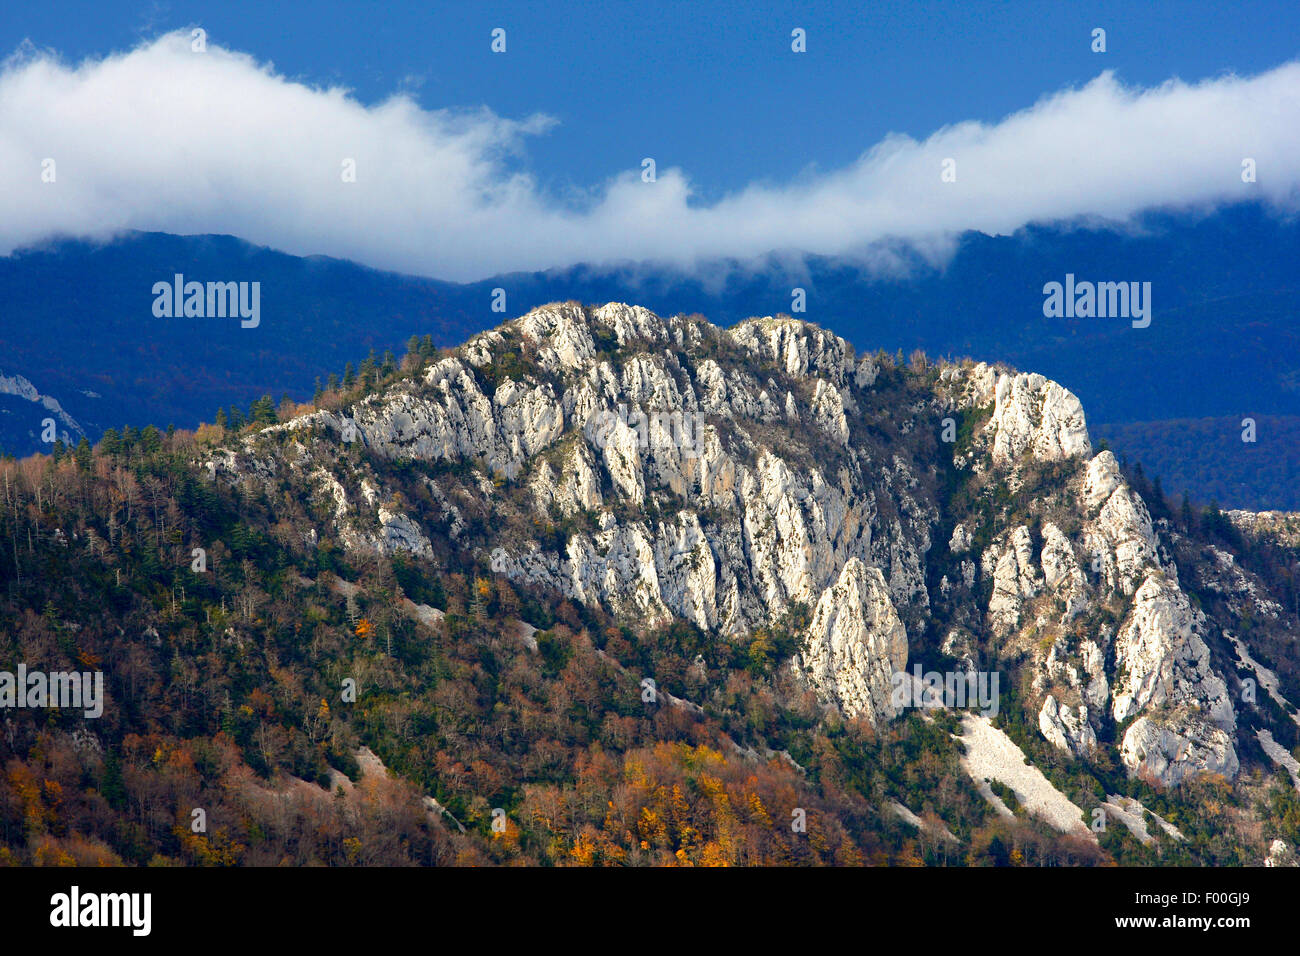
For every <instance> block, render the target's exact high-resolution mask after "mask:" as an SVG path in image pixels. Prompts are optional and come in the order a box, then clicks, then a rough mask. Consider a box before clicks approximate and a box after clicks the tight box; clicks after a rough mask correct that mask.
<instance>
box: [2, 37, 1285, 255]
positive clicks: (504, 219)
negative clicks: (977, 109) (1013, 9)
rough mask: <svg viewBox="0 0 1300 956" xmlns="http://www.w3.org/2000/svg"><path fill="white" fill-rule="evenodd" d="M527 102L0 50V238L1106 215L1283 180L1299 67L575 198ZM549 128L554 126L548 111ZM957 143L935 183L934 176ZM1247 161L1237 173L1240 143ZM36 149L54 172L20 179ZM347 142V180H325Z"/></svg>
mask: <svg viewBox="0 0 1300 956" xmlns="http://www.w3.org/2000/svg"><path fill="white" fill-rule="evenodd" d="M553 126H554V122H553V121H552V120H550V119H549V118H548V117H545V116H535V117H528V118H525V119H523V120H511V119H505V118H502V117H499V116H496V115H494V114H493V113H491V112H489V111H486V110H482V111H478V112H465V111H450V110H438V111H428V110H423V109H421V108H420V107H419V105H418V104H417V103H416V102H415V100H413V99H412V98H411V97H409V96H407V95H405V94H398V95H395V96H393V97H392V98H391V99H389V100H387V101H386V102H383V103H381V104H378V105H375V106H371V107H366V106H363V105H362V104H360V103H359V102H357V101H356V100H355V99H353V98H352V97H351V96H349V95H348V93H347V92H346V91H345V90H341V89H314V88H311V87H308V86H305V85H303V84H301V83H296V82H293V81H290V80H288V79H286V78H285V77H283V76H280V75H279V74H277V73H276V72H275V70H274V68H273V67H272V66H270V65H267V64H260V63H257V62H256V61H254V60H253V59H252V58H251V57H249V56H246V55H243V54H240V53H234V52H231V51H228V50H223V49H221V48H219V47H216V46H214V45H212V44H211V43H209V45H208V50H207V52H206V53H193V52H191V50H190V41H189V36H188V34H185V33H174V34H169V35H167V36H164V37H161V38H159V39H157V40H154V41H151V42H148V43H146V44H144V45H142V46H140V47H138V48H137V49H135V50H133V51H131V52H129V53H125V54H120V55H115V56H110V57H107V58H105V59H102V60H95V61H87V62H84V63H81V64H79V65H76V66H70V65H67V64H64V63H62V62H60V61H59V60H58V59H57V58H56V57H54V56H52V55H49V54H45V53H37V52H35V51H32V50H30V49H28V50H24V51H20V52H19V53H18V54H15V56H13V57H11V58H10V59H9V60H8V61H6V62H5V64H4V65H3V67H2V68H0V170H3V175H4V177H5V180H4V188H3V190H0V253H8V252H10V251H12V250H13V249H14V248H16V247H20V246H23V245H27V244H30V243H32V242H35V241H38V240H40V239H43V238H46V237H49V236H51V235H61V234H73V235H85V236H92V237H94V236H108V235H111V234H112V233H114V232H116V231H118V230H122V229H144V230H159V231H165V232H175V233H199V232H212V233H230V234H232V235H237V236H240V237H242V238H245V239H248V240H250V241H252V242H255V243H259V244H264V245H268V246H272V247H275V248H278V249H283V250H285V251H287V252H292V253H296V254H311V253H321V254H326V255H333V256H340V257H345V258H349V259H354V260H357V261H359V262H364V263H367V264H369V265H373V266H377V267H381V268H388V269H397V270H401V271H405V272H412V273H418V274H423V275H433V276H439V277H443V278H451V279H475V278H481V277H484V276H487V275H492V274H495V273H498V272H505V271H510V270H516V269H528V270H531V269H543V268H548V267H552V266H565V265H571V264H574V263H577V262H611V261H620V260H624V261H625V260H669V261H676V262H679V263H684V264H689V263H690V262H693V261H695V260H697V259H699V258H708V257H715V256H734V257H741V258H745V257H749V256H753V255H759V254H762V253H765V252H768V251H770V250H802V251H806V252H813V253H823V254H837V253H838V254H854V253H858V252H863V250H864V249H865V247H866V246H867V245H868V244H869V243H871V242H873V241H876V240H879V239H881V238H884V237H902V238H908V239H915V240H918V241H922V242H923V243H924V248H926V249H929V250H931V251H934V250H942V249H943V248H944V244H943V237H944V236H945V235H948V234H951V233H954V232H957V231H960V230H964V229H979V230H983V231H985V232H989V233H995V234H996V233H1007V232H1010V231H1013V230H1015V229H1016V228H1018V227H1020V226H1022V225H1024V224H1025V223H1027V222H1030V221H1043V220H1054V219H1069V218H1075V217H1080V216H1088V217H1095V216H1096V217H1105V218H1110V219H1118V220H1122V219H1124V218H1125V217H1128V216H1130V215H1132V214H1133V213H1136V212H1139V211H1141V210H1143V209H1145V208H1149V207H1153V206H1165V205H1174V206H1186V205H1203V204H1214V203H1219V202H1223V201H1226V200H1231V199H1235V198H1243V197H1246V196H1262V197H1265V198H1267V199H1269V200H1271V201H1273V202H1275V203H1277V204H1279V205H1283V206H1287V207H1294V206H1295V205H1296V204H1297V202H1296V200H1297V196H1300V63H1288V64H1285V65H1283V66H1280V67H1278V68H1276V69H1274V70H1272V71H1270V72H1268V73H1264V74H1261V75H1259V76H1255V77H1249V78H1238V77H1235V76H1226V77H1222V78H1219V79H1215V80H1207V81H1204V82H1201V83H1196V84H1187V83H1183V82H1180V81H1176V80H1171V81H1169V82H1167V83H1165V84H1163V85H1161V86H1159V87H1157V88H1153V89H1147V90H1133V89H1127V88H1125V87H1124V86H1122V85H1121V84H1120V83H1119V82H1118V81H1117V80H1116V79H1115V78H1114V77H1113V76H1111V75H1110V74H1102V75H1101V76H1099V77H1098V78H1097V79H1095V80H1093V81H1092V82H1091V83H1089V84H1088V85H1087V86H1085V87H1083V88H1082V89H1078V90H1068V91H1064V92H1061V93H1058V94H1055V95H1053V96H1050V97H1047V98H1045V99H1043V100H1041V101H1040V102H1038V103H1036V104H1034V105H1033V106H1031V107H1029V108H1027V109H1025V110H1023V111H1022V112H1019V113H1016V114H1014V115H1012V116H1008V117H1006V118H1005V119H1003V120H1002V121H1000V122H998V123H994V124H982V123H973V122H971V123H960V124H957V125H954V126H949V127H946V128H944V129H941V130H939V131H938V132H936V133H934V134H933V135H932V136H930V137H929V138H928V139H926V140H924V141H919V142H918V141H916V140H914V139H912V138H910V137H906V136H889V137H887V138H886V139H885V140H883V141H882V142H880V143H879V144H877V145H876V146H874V147H873V148H871V149H870V150H868V151H867V152H866V153H864V154H863V155H862V156H861V157H859V159H858V160H857V161H855V162H854V163H852V164H851V165H849V166H847V167H846V168H843V169H840V170H836V171H832V172H828V173H823V174H817V175H813V176H810V177H805V178H802V179H800V180H799V181H797V182H795V183H791V184H787V185H770V184H769V185H761V186H760V185H754V186H750V187H748V188H746V189H743V190H741V191H739V192H736V193H734V194H732V195H729V196H727V197H725V198H723V199H722V200H720V201H718V202H716V203H714V204H712V205H708V206H701V205H696V204H693V203H692V202H691V186H690V181H689V179H688V178H687V176H686V174H685V173H684V172H683V171H682V170H680V169H660V170H659V176H658V181H657V182H655V183H652V184H651V183H643V182H642V181H641V177H640V170H639V169H633V170H628V171H625V172H623V173H621V174H619V175H616V176H614V177H613V178H611V179H610V180H609V181H608V182H606V183H603V184H600V185H599V186H597V187H594V188H593V189H592V190H591V191H590V193H589V194H588V195H587V196H586V197H584V201H582V202H580V203H579V204H575V203H574V202H572V201H569V200H567V199H566V200H561V199H559V198H557V197H555V196H551V195H547V194H546V193H545V192H544V191H542V190H540V189H539V187H538V186H537V184H536V182H535V181H534V179H533V178H532V177H531V176H529V175H528V174H527V173H526V172H523V171H521V170H522V169H523V168H524V167H526V162H525V161H524V160H526V155H525V153H524V151H525V148H526V144H527V140H528V138H529V137H530V136H534V135H538V134H540V133H543V132H546V131H548V130H551V129H552V128H553ZM552 135H563V131H562V130H559V131H555V132H553V133H552ZM948 157H951V158H953V159H955V160H956V164H957V166H956V169H957V181H956V182H955V183H944V182H941V181H940V170H941V164H942V161H943V160H944V159H945V158H948ZM1245 157H1251V158H1253V159H1254V160H1255V161H1256V163H1257V166H1258V179H1259V181H1258V182H1257V183H1255V184H1253V185H1246V184H1243V183H1242V181H1241V163H1242V160H1243V158H1245ZM46 158H52V159H54V160H55V162H56V164H57V165H56V172H57V181H56V182H55V183H53V184H48V183H43V182H42V181H41V175H40V174H41V163H42V160H44V159H46ZM344 158H352V159H355V160H356V168H357V182H355V183H344V182H342V180H341V177H340V171H341V168H342V167H341V163H342V161H343V159H344Z"/></svg>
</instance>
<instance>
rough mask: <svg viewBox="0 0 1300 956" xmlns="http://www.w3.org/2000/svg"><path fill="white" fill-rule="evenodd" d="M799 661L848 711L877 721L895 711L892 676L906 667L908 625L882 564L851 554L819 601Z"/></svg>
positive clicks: (822, 689) (820, 688)
mask: <svg viewBox="0 0 1300 956" xmlns="http://www.w3.org/2000/svg"><path fill="white" fill-rule="evenodd" d="M799 662H800V664H801V665H802V668H803V671H804V672H805V673H806V674H807V676H808V678H809V680H810V681H811V683H812V685H813V687H815V688H816V689H817V690H818V692H819V693H820V694H821V695H822V696H823V697H825V698H827V699H829V700H832V701H834V702H835V703H837V704H838V705H839V706H840V708H841V709H842V710H843V712H844V713H845V715H846V716H849V717H857V716H864V717H866V719H867V720H869V721H871V723H872V724H878V723H881V722H883V721H886V720H888V719H890V718H892V717H893V716H894V715H895V709H894V707H893V705H892V703H891V690H892V688H893V680H892V678H893V675H894V674H895V673H897V672H900V671H903V670H905V669H906V667H907V631H906V629H905V628H904V627H903V622H902V621H901V620H899V618H898V613H897V612H896V611H895V610H894V605H893V604H892V603H890V600H889V589H888V588H887V587H886V586H885V579H884V577H883V576H882V575H881V573H880V570H879V569H878V568H868V567H867V566H866V565H864V564H863V563H862V562H861V561H860V560H858V559H857V558H850V559H849V561H848V563H847V564H845V565H844V570H843V571H842V572H841V573H840V577H839V580H838V581H836V582H835V584H834V585H832V586H831V587H829V588H827V589H826V590H825V591H824V592H822V596H821V598H820V599H819V600H818V601H817V609H816V611H815V612H814V613H813V619H812V625H811V626H810V627H809V628H808V640H807V644H806V645H805V647H804V649H803V651H802V653H801V655H800V661H799Z"/></svg>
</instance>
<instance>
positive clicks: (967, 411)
mask: <svg viewBox="0 0 1300 956" xmlns="http://www.w3.org/2000/svg"><path fill="white" fill-rule="evenodd" d="M958 422H960V423H961V424H962V425H963V428H962V429H960V430H959V429H957V428H956V427H955V426H956V425H957V424H958ZM954 432H959V433H960V437H957V438H955V439H954V438H953V433H954ZM205 465H206V467H207V468H208V470H209V472H210V473H211V475H212V476H213V477H214V478H218V479H220V480H226V481H237V482H248V483H252V484H254V485H258V484H261V485H264V486H265V487H267V488H269V489H275V488H277V487H279V486H280V484H281V483H282V482H285V481H287V482H289V483H290V484H295V483H296V484H297V485H299V486H301V487H302V488H303V489H304V493H305V494H307V495H310V496H311V497H312V498H313V499H314V500H315V501H316V502H317V509H318V510H317V513H318V516H319V521H320V526H319V527H318V528H317V529H314V530H313V532H312V540H313V541H315V540H317V539H318V538H323V537H328V536H331V535H332V536H333V537H335V538H336V539H337V540H338V541H339V542H340V543H341V544H342V546H343V547H345V548H347V549H350V550H353V551H366V550H370V551H378V552H384V553H392V552H394V551H404V552H408V553H409V554H411V555H412V556H414V557H415V558H416V559H418V560H421V561H424V562H426V563H428V564H429V565H430V566H432V567H435V568H436V567H437V566H438V565H439V562H440V560H441V557H440V556H442V555H445V554H446V553H447V552H448V549H450V548H455V549H461V550H468V551H470V552H472V553H475V554H478V555H480V556H481V557H482V559H483V560H484V561H485V562H486V563H487V564H488V566H490V568H491V570H492V571H493V572H494V573H496V574H500V575H504V576H506V577H508V578H509V579H511V580H512V581H514V582H516V583H517V584H518V585H520V586H524V587H529V588H535V589H540V591H541V592H542V593H546V594H552V595H555V596H556V597H557V599H558V598H561V597H563V598H568V599H571V600H575V601H580V602H584V603H587V604H589V605H593V606H600V607H602V608H604V609H605V610H607V611H609V612H611V613H613V614H614V615H616V616H618V617H619V618H621V619H623V620H625V621H627V622H629V623H631V624H634V625H635V626H636V627H637V628H651V627H656V626H659V625H661V624H664V623H667V622H669V621H672V620H674V619H676V620H684V621H688V622H690V623H691V624H693V625H694V626H696V627H698V628H699V629H701V630H702V631H704V632H706V634H708V635H710V636H711V638H712V639H714V640H719V641H729V640H741V641H743V640H746V639H747V636H748V635H750V634H751V633H752V632H753V631H754V630H755V629H756V628H759V627H766V626H770V625H771V624H772V623H773V622H774V621H776V620H777V619H779V618H781V617H782V616H783V615H785V614H786V612H788V611H790V610H791V609H793V608H794V607H795V606H796V605H803V606H804V607H805V608H806V609H807V611H808V617H807V620H809V621H810V624H809V625H808V627H807V629H806V632H805V633H803V634H802V635H800V638H801V644H800V647H799V650H798V652H797V653H796V654H795V655H794V658H793V659H792V660H791V661H789V662H788V663H789V665H790V666H791V667H792V668H793V670H794V671H795V672H796V673H798V674H799V675H801V678H802V679H803V680H804V681H806V684H807V686H808V687H809V688H811V689H812V690H813V691H815V692H816V694H817V695H818V696H819V697H820V698H821V700H822V701H823V702H824V703H825V704H826V705H827V706H833V707H835V708H837V709H839V710H840V711H841V712H842V713H843V714H844V715H845V716H846V717H848V718H861V719H863V720H866V721H869V722H871V723H873V724H876V725H881V724H883V723H884V722H886V721H889V720H890V719H892V718H893V717H895V716H896V715H895V713H894V710H893V708H892V706H891V704H890V687H891V684H890V678H891V675H892V674H893V673H894V672H895V671H897V670H901V669H903V668H904V667H905V666H906V664H907V662H908V660H909V658H911V659H914V660H921V659H924V660H927V661H928V660H930V659H933V658H934V657H935V656H936V655H939V654H943V655H947V656H948V658H949V659H952V660H956V661H958V662H959V664H960V666H961V667H962V668H963V669H967V670H1006V669H1012V668H1020V667H1027V668H1029V676H1030V677H1031V681H1030V687H1031V694H1030V698H1029V699H1028V700H1027V701H1025V702H1024V703H1025V706H1027V707H1028V708H1030V711H1029V714H1030V717H1031V719H1032V718H1033V715H1035V714H1036V716H1037V723H1038V727H1039V729H1040V731H1041V733H1042V734H1043V736H1044V738H1045V739H1046V740H1048V741H1050V742H1051V743H1052V744H1053V745H1054V746H1056V747H1058V748H1061V749H1062V750H1066V751H1069V752H1071V753H1073V754H1076V755H1080V756H1084V755H1088V754H1090V753H1091V752H1092V751H1094V750H1095V749H1096V748H1098V747H1099V746H1113V747H1115V749H1116V752H1117V755H1118V756H1119V758H1120V759H1121V760H1122V761H1123V763H1124V765H1125V766H1126V767H1127V768H1128V769H1129V771H1130V772H1131V773H1133V774H1140V775H1143V776H1145V777H1148V778H1150V779H1152V780H1154V781H1155V782H1156V783H1158V784H1164V785H1169V784H1175V783H1177V782H1179V781H1181V780H1183V779H1186V778H1188V777H1189V776H1194V775H1196V774H1198V773H1215V774H1222V775H1224V776H1228V777H1231V776H1233V775H1234V774H1236V773H1237V771H1238V756H1237V752H1236V734H1237V724H1238V721H1237V714H1236V712H1235V710H1234V703H1233V698H1232V696H1231V694H1230V692H1229V683H1228V680H1227V679H1225V677H1224V676H1223V673H1222V672H1221V671H1220V670H1219V669H1218V668H1219V667H1220V666H1221V665H1216V663H1215V660H1216V654H1217V655H1218V657H1219V659H1220V660H1223V659H1225V655H1226V653H1227V652H1226V651H1225V646H1226V645H1225V639H1224V637H1223V634H1225V633H1226V632H1227V631H1228V630H1231V631H1233V632H1234V633H1235V632H1239V631H1240V627H1239V626H1238V623H1239V622H1238V621H1237V620H1236V619H1233V620H1228V619H1226V618H1224V619H1222V620H1220V619H1219V618H1215V617H1213V616H1211V615H1207V613H1206V612H1203V611H1201V610H1199V609H1197V608H1196V607H1194V606H1193V604H1192V602H1191V601H1190V600H1189V597H1188V595H1187V593H1186V592H1185V591H1184V590H1183V588H1182V586H1181V584H1180V580H1179V571H1180V569H1179V568H1178V567H1177V565H1176V564H1175V562H1174V560H1173V558H1172V554H1173V551H1172V549H1173V548H1175V547H1185V546H1186V544H1187V542H1186V541H1184V540H1183V539H1181V538H1179V536H1177V535H1176V534H1173V533H1172V532H1170V531H1169V530H1168V529H1167V528H1164V529H1161V528H1158V527H1157V525H1156V524H1155V523H1153V521H1152V518H1151V513H1150V512H1149V511H1148V508H1147V506H1146V504H1145V502H1144V501H1143V500H1142V497H1141V496H1140V495H1139V494H1137V493H1136V492H1135V491H1134V490H1133V489H1132V488H1131V487H1130V486H1129V484H1128V482H1127V481H1126V480H1125V478H1124V475H1123V473H1122V472H1121V470H1120V467H1119V464H1118V462H1117V461H1116V460H1115V457H1114V456H1113V455H1112V454H1111V453H1110V452H1108V451H1102V452H1100V453H1098V454H1095V455H1094V454H1093V449H1092V444H1091V442H1090V440H1089V437H1088V431H1087V427H1086V422H1085V418H1084V414H1083V409H1082V408H1081V407H1080V404H1079V401H1078V399H1077V398H1075V396H1074V395H1073V394H1071V393H1070V392H1069V391H1068V390H1067V389H1065V388H1063V387H1062V386H1061V385H1059V384H1057V383H1055V382H1051V381H1049V380H1047V379H1045V378H1043V377H1042V376H1041V375H1035V374H1016V373H1012V372H1009V371H1006V370H1004V369H1000V368H996V367H992V366H989V365H986V364H982V363H981V364H975V363H970V362H965V363H960V364H953V363H945V364H941V365H939V366H937V367H934V366H928V365H925V364H922V365H920V366H914V367H912V368H911V369H905V368H903V367H901V366H898V365H896V364H895V363H894V362H892V361H891V360H889V359H888V358H887V357H885V356H874V357H873V356H860V355H858V354H857V353H856V352H855V351H854V349H853V347H852V346H851V345H850V344H849V343H848V342H846V341H845V340H844V339H841V338H840V337H838V336H836V335H833V334H831V333H829V332H827V331H825V330H822V329H819V328H817V327H816V326H813V325H810V324H808V323H806V322H802V321H798V320H794V319H789V318H784V317H781V318H761V319H751V320H748V321H746V322H742V323H740V324H739V325H737V326H736V327H734V328H732V329H726V330H724V329H720V328H717V327H715V326H712V325H710V324H709V323H708V322H706V321H704V320H702V319H700V318H698V317H684V316H678V317H674V318H671V319H666V320H665V319H662V318H660V317H658V316H656V315H654V314H653V313H651V312H648V311H647V310H645V309H643V308H639V307H636V306H628V305H623V304H619V303H611V304H608V305H605V306H601V307H599V308H584V307H582V306H579V305H576V304H572V303H569V304H555V305H549V306H545V307H542V308H539V309H536V310H534V311H532V312H530V313H528V314H527V315H525V316H523V317H522V318H520V319H517V320H515V321H513V322H509V323H507V324H505V325H503V326H501V327H500V328H498V329H494V330H492V331H489V332H485V333H482V334H480V335H477V336H475V337H474V338H473V339H471V340H470V341H469V342H468V343H466V344H465V345H464V346H463V347H461V348H460V349H457V350H455V351H453V352H450V353H444V354H442V355H441V356H440V357H438V358H436V359H435V360H433V361H430V362H428V363H426V364H424V365H422V366H421V367H419V368H418V369H417V370H416V371H413V372H411V373H410V374H408V375H406V376H404V377H402V378H399V379H398V380H397V381H396V382H392V383H390V384H388V385H387V386H386V387H385V388H383V389H379V390H374V391H372V392H371V393H370V394H368V395H367V396H366V397H364V398H362V399H360V400H359V401H356V402H355V403H354V404H352V405H351V406H350V407H347V408H340V409H337V410H332V411H331V410H321V411H317V412H314V413H312V414H309V415H304V416H302V417H300V418H298V419H294V420H293V421H291V422H288V423H286V424H282V425H276V426H272V427H270V428H266V429H263V430H262V431H260V432H257V433H254V434H252V435H250V436H248V437H246V438H244V439H243V441H242V442H241V443H240V444H239V445H238V446H236V447H231V448H226V449H220V450H218V451H216V452H215V453H213V454H212V455H211V457H210V459H209V460H208V461H206V462H205ZM277 493H278V492H277ZM1239 523H1240V522H1239ZM936 542H937V547H936V546H932V545H933V544H934V543H936ZM1212 563H1214V564H1215V566H1216V567H1217V568H1218V570H1216V571H1215V572H1214V574H1213V575H1209V576H1206V574H1205V573H1202V572H1200V571H1198V572H1197V573H1198V575H1199V576H1198V587H1199V588H1201V589H1202V590H1207V589H1208V590H1209V591H1214V590H1215V589H1218V592H1219V593H1222V594H1223V595H1224V596H1225V601H1227V602H1228V606H1229V609H1230V610H1231V612H1232V613H1234V614H1236V613H1240V614H1241V615H1246V614H1249V615H1250V617H1251V618H1252V620H1261V619H1267V620H1268V621H1272V622H1275V623H1276V624H1277V626H1279V627H1280V626H1282V622H1284V621H1285V620H1289V619H1288V618H1287V617H1286V613H1285V608H1283V607H1282V606H1281V605H1280V604H1279V603H1277V602H1271V603H1270V601H1269V599H1268V598H1267V596H1266V595H1264V594H1263V593H1262V591H1260V589H1259V588H1258V586H1257V584H1256V583H1255V582H1254V581H1253V580H1251V579H1250V578H1249V577H1248V576H1246V575H1244V573H1243V572H1242V571H1241V570H1240V569H1239V568H1236V567H1233V566H1230V562H1224V561H1221V560H1220V561H1216V562H1212ZM1202 578H1204V580H1202ZM1233 602H1235V603H1233ZM1233 609H1235V610H1233ZM1216 613H1217V612H1216ZM932 625H933V626H932ZM1287 626H1289V625H1287ZM1216 649H1217V650H1216ZM1025 662H1027V663H1025ZM1006 676H1007V675H1004V679H1005V677H1006ZM1003 686H1007V685H1006V684H1005V683H1004V684H1003ZM1101 741H1116V743H1114V744H1109V743H1107V744H1103V743H1101Z"/></svg>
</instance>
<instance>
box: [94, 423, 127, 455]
mask: <svg viewBox="0 0 1300 956" xmlns="http://www.w3.org/2000/svg"><path fill="white" fill-rule="evenodd" d="M99 448H100V451H102V452H103V453H104V454H105V455H120V454H122V436H121V435H119V434H118V432H117V429H116V428H110V429H108V430H107V431H106V432H104V437H103V438H101V439H100V440H99Z"/></svg>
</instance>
